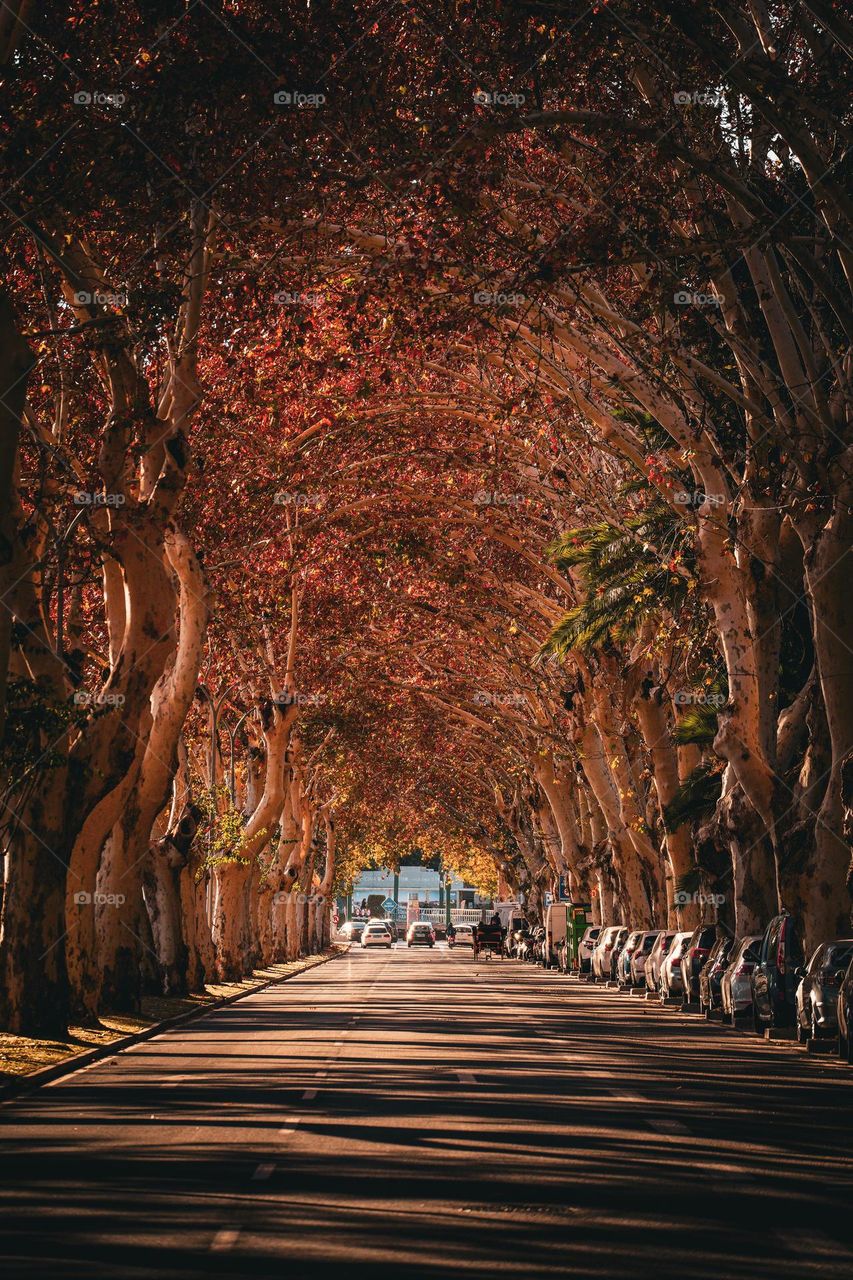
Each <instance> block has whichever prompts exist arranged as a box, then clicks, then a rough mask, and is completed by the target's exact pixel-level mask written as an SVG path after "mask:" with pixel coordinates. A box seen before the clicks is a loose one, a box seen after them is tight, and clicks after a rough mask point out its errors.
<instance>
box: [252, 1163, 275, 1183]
mask: <svg viewBox="0 0 853 1280" xmlns="http://www.w3.org/2000/svg"><path fill="white" fill-rule="evenodd" d="M274 1173H275V1165H274V1164H259V1165H258V1167H257V1169H256V1170H255V1172H254V1173H253V1174H252V1181H253V1182H266V1180H267V1178H271V1177H272V1175H273V1174H274Z"/></svg>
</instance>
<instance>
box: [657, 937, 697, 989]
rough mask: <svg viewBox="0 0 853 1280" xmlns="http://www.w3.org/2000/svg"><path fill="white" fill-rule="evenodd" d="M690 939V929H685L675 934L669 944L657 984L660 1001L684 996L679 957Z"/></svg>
mask: <svg viewBox="0 0 853 1280" xmlns="http://www.w3.org/2000/svg"><path fill="white" fill-rule="evenodd" d="M692 937H693V930H692V929H687V930H686V931H682V932H680V933H677V934H676V935H675V937H674V938H673V940H672V942H671V943H670V946H669V950H668V951H667V953H666V955H665V956H664V958H663V960H662V961H661V966H660V980H659V983H658V987H659V990H660V998H661V1000H668V999H669V998H670V997H671V996H681V995H683V994H684V980H683V978H682V976H681V957H682V955H683V954H684V949H685V947H686V946H687V944H688V942H689V941H690V939H691V938H692Z"/></svg>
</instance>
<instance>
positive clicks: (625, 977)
mask: <svg viewBox="0 0 853 1280" xmlns="http://www.w3.org/2000/svg"><path fill="white" fill-rule="evenodd" d="M642 936H643V931H642V929H635V930H634V931H633V933H629V934H628V937H627V938H626V939H625V945H624V946H623V947H622V949H621V950H620V952H619V959H618V961H617V963H616V981H617V982H618V983H619V986H620V987H630V986H633V981H632V978H631V957H632V956H633V954H634V951H635V950H636V948H637V943H638V942H639V941H640V939H641V938H642Z"/></svg>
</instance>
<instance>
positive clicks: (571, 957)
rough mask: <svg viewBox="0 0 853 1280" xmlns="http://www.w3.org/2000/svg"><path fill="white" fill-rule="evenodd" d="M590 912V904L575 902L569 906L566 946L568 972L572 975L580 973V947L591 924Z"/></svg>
mask: <svg viewBox="0 0 853 1280" xmlns="http://www.w3.org/2000/svg"><path fill="white" fill-rule="evenodd" d="M590 910H591V904H590V903H588V902H573V903H571V904H570V906H569V913H568V914H569V918H568V920H567V921H566V946H567V947H568V956H567V970H568V972H570V973H577V971H578V947H579V946H580V942H581V938H582V937H583V935H584V934H585V933H586V930H587V927H588V925H589V924H590V920H589V919H588V913H589V912H590Z"/></svg>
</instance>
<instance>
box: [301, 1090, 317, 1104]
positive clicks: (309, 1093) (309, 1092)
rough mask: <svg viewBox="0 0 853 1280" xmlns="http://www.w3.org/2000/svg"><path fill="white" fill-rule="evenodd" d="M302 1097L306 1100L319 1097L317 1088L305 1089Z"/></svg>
mask: <svg viewBox="0 0 853 1280" xmlns="http://www.w3.org/2000/svg"><path fill="white" fill-rule="evenodd" d="M302 1097H303V1099H304V1100H305V1102H311V1101H312V1100H313V1099H314V1098H316V1097H317V1090H316V1089H306V1090H305V1092H304V1093H303V1095H302Z"/></svg>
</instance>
